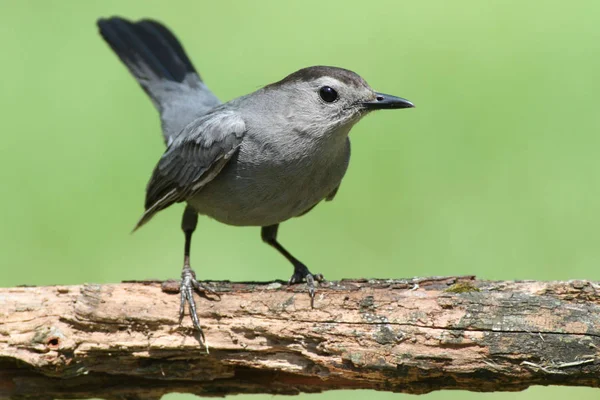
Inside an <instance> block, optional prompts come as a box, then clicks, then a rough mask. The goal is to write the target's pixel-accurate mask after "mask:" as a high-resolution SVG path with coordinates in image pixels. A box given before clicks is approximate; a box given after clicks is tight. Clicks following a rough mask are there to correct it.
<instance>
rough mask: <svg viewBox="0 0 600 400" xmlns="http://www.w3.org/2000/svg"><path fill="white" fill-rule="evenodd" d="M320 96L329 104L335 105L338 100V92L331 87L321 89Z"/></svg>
mask: <svg viewBox="0 0 600 400" xmlns="http://www.w3.org/2000/svg"><path fill="white" fill-rule="evenodd" d="M319 96H321V98H322V99H323V101H326V102H327V103H333V102H334V101H336V100H337V98H338V94H337V92H336V91H335V89H333V88H332V87H330V86H323V87H322V88H321V89H319Z"/></svg>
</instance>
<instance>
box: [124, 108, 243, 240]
mask: <svg viewBox="0 0 600 400" xmlns="http://www.w3.org/2000/svg"><path fill="white" fill-rule="evenodd" d="M245 133H246V124H245V123H244V120H243V119H242V118H241V117H240V116H239V115H238V114H237V113H235V112H234V111H231V110H226V109H222V108H219V109H215V111H213V112H211V113H209V114H207V115H205V116H202V117H200V118H198V119H196V120H195V121H193V122H192V123H190V124H189V125H188V126H186V127H185V128H184V129H183V131H181V132H180V134H179V135H178V136H177V137H176V138H175V139H174V140H173V142H172V143H171V145H170V146H169V147H168V148H167V150H166V151H165V153H164V154H163V156H162V157H161V159H160V161H159V162H158V164H157V165H156V167H155V168H154V172H153V173H152V177H151V178H150V181H149V182H148V186H147V188H146V204H145V208H146V211H145V212H144V214H143V215H142V217H141V218H140V220H139V222H138V223H137V225H136V226H135V228H134V230H136V229H138V228H139V227H141V226H142V225H144V224H145V223H146V222H148V221H149V220H150V219H151V218H152V217H153V216H154V214H156V213H157V212H159V211H160V210H163V209H165V208H167V207H169V206H170V205H171V204H173V203H177V202H181V201H185V200H186V199H187V198H189V197H191V196H192V195H194V194H195V193H197V192H198V191H199V190H202V187H204V185H206V184H207V183H208V182H210V181H211V180H213V179H214V178H215V176H217V175H218V174H219V172H220V171H221V170H222V169H223V167H225V165H226V164H227V162H228V161H229V160H230V159H231V156H232V155H233V154H235V152H236V151H237V150H238V148H239V146H240V145H241V144H242V139H243V137H244V134H245Z"/></svg>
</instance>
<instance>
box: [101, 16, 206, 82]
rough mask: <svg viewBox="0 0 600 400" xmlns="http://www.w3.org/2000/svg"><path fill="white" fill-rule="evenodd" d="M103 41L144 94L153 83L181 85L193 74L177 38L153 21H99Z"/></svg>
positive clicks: (193, 70)
mask: <svg viewBox="0 0 600 400" xmlns="http://www.w3.org/2000/svg"><path fill="white" fill-rule="evenodd" d="M98 28H99V29H100V34H101V35H102V37H103V38H104V40H105V41H106V42H107V43H108V44H109V45H110V47H111V48H112V49H113V50H114V52H115V53H117V55H118V56H119V58H120V59H121V61H123V63H124V64H125V65H126V66H127V68H129V70H130V71H131V73H132V74H133V75H134V76H135V77H136V79H137V80H138V82H140V84H141V85H142V86H143V87H144V89H146V90H151V88H149V86H150V85H151V81H153V80H157V79H158V80H162V79H167V80H171V81H175V82H182V81H183V80H184V78H185V76H186V74H188V73H192V72H194V73H195V72H196V70H195V69H194V66H193V65H192V63H191V61H190V59H189V58H188V57H187V55H186V54H185V51H184V50H183V47H182V46H181V44H180V43H179V41H178V40H177V38H176V37H175V36H174V35H173V34H172V33H171V32H170V31H169V30H168V29H167V28H166V27H165V26H163V25H161V24H160V23H158V22H156V21H150V20H142V21H139V22H136V23H132V22H130V21H127V20H126V19H123V18H119V17H112V18H109V19H100V20H98Z"/></svg>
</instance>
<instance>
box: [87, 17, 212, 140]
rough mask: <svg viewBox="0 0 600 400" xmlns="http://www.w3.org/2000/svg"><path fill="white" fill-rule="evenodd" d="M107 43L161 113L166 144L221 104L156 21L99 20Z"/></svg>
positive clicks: (183, 53)
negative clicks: (198, 118) (194, 120)
mask: <svg viewBox="0 0 600 400" xmlns="http://www.w3.org/2000/svg"><path fill="white" fill-rule="evenodd" d="M98 28H99V30H100V34H101V35H102V37H103V38H104V40H105V41H106V42H107V43H108V44H109V46H110V47H111V48H112V49H113V51H114V52H115V53H116V54H117V55H118V56H119V58H120V59H121V61H122V62H123V63H124V64H125V66H126V67H127V68H128V69H129V71H130V72H131V74H132V75H133V76H134V77H135V79H136V80H137V81H138V83H139V84H140V85H141V86H142V88H143V89H144V91H145V92H146V93H147V94H148V95H149V96H150V98H151V99H152V102H153V103H154V105H155V107H156V108H157V109H158V111H159V112H160V113H161V120H162V123H163V132H164V136H165V141H166V142H167V143H168V142H169V141H170V138H171V136H172V135H174V134H177V133H179V131H181V129H183V127H184V126H185V125H187V124H188V123H189V122H191V121H192V120H193V119H195V118H197V117H198V116H200V115H202V114H204V113H206V112H207V111H208V110H210V109H211V108H213V107H215V106H216V105H218V104H219V103H220V102H219V100H218V99H217V98H216V97H215V95H214V94H213V93H212V92H211V91H210V90H209V89H208V88H207V87H206V85H204V83H203V82H202V80H201V78H200V75H199V74H198V73H197V72H196V69H195V68H194V66H193V64H192V62H191V61H190V59H189V58H188V56H187V55H186V53H185V50H184V49H183V46H182V45H181V44H180V43H179V41H178V40H177V38H176V37H175V35H173V33H171V31H169V29H167V28H166V27H165V26H164V25H162V24H161V23H159V22H156V21H152V20H141V21H138V22H135V23H134V22H130V21H128V20H126V19H123V18H120V17H112V18H108V19H99V20H98Z"/></svg>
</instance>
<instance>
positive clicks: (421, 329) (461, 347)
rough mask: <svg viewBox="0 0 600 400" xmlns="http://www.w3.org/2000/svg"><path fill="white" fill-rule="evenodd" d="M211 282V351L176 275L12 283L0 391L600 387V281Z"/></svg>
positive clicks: (150, 393) (203, 309)
mask: <svg viewBox="0 0 600 400" xmlns="http://www.w3.org/2000/svg"><path fill="white" fill-rule="evenodd" d="M213 286H214V287H215V288H216V290H217V292H218V293H219V294H220V295H221V298H220V300H219V299H218V298H216V299H215V298H212V299H209V298H204V297H201V298H200V299H199V301H198V307H199V315H200V319H201V323H202V325H203V327H204V329H205V333H206V337H207V341H208V345H209V347H210V354H207V353H206V350H205V348H204V346H203V345H201V344H200V343H199V342H198V340H197V336H195V335H194V331H193V329H192V327H191V323H190V321H189V319H188V318H187V317H186V318H185V319H184V320H183V322H182V324H181V325H180V324H179V322H178V315H177V313H178V308H179V296H178V295H176V294H172V293H168V292H173V291H176V289H177V284H176V283H174V282H165V283H164V284H163V285H162V287H161V282H130V283H122V284H116V285H84V286H49V287H17V288H7V289H0V398H16V397H18V398H20V399H27V398H32V399H33V398H35V399H52V398H90V397H103V398H107V399H124V398H135V399H159V398H160V397H161V396H162V395H163V394H166V393H171V392H187V393H196V394H198V395H202V396H222V395H225V394H233V393H273V394H296V393H299V392H320V391H324V390H334V389H375V390H385V391H395V392H406V393H426V392H430V391H433V390H439V389H465V390H474V391H516V390H523V389H525V388H527V387H528V386H530V385H579V386H591V387H599V386H600V362H599V357H600V356H599V347H600V305H599V304H600V294H599V291H598V288H599V287H600V286H598V285H597V284H596V283H592V282H587V281H570V282H533V281H527V282H493V281H479V280H475V279H474V278H473V277H460V278H455V277H449V278H427V279H413V280H372V281H366V280H360V281H340V282H328V283H326V284H323V285H321V287H320V288H319V289H318V292H317V297H316V299H315V308H314V309H311V308H310V301H309V297H308V295H307V294H306V292H305V287H304V285H297V286H292V287H289V286H287V285H285V284H282V283H280V282H272V283H230V282H213ZM165 292H167V293H165Z"/></svg>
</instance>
